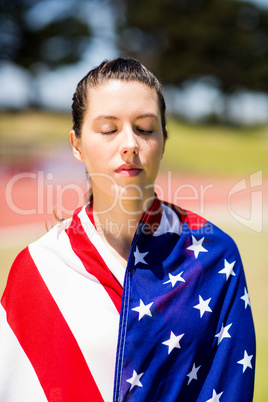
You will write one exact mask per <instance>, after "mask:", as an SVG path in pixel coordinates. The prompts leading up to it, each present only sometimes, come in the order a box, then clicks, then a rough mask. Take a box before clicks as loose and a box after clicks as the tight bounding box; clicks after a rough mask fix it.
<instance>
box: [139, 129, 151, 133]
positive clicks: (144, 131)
mask: <svg viewBox="0 0 268 402" xmlns="http://www.w3.org/2000/svg"><path fill="white" fill-rule="evenodd" d="M137 130H138V131H139V132H140V133H144V134H152V132H153V130H143V129H141V128H137Z"/></svg>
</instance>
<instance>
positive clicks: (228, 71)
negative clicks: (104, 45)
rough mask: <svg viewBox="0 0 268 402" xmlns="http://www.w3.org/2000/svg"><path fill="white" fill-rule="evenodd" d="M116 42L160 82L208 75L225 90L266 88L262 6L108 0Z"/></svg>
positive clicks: (266, 13)
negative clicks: (114, 16) (114, 18)
mask: <svg viewBox="0 0 268 402" xmlns="http://www.w3.org/2000/svg"><path fill="white" fill-rule="evenodd" d="M111 2H112V4H113V5H114V7H116V13H117V15H118V19H117V26H118V47H119V48H120V49H121V51H122V53H123V54H127V55H131V56H134V57H137V58H138V59H139V60H141V61H142V62H143V63H144V64H145V65H146V66H148V67H149V68H151V69H152V70H153V71H154V73H155V74H156V75H157V76H158V77H159V78H160V80H161V81H162V82H163V84H166V85H175V86H179V85H181V84H182V83H184V82H186V81H190V80H194V79H198V78H200V77H212V78H213V79H214V80H215V81H216V82H217V86H218V88H219V89H220V90H221V92H222V93H223V94H225V95H230V94H231V93H232V92H233V91H234V90H237V89H239V88H242V89H246V90H249V91H263V92H268V10H264V9H261V8H258V7H257V6H255V5H254V4H252V3H249V2H246V1H235V0H146V1H144V0H111Z"/></svg>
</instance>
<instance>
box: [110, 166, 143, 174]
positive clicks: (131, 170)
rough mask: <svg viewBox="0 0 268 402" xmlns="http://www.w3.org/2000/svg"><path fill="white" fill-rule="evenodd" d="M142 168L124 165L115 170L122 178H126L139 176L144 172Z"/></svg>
mask: <svg viewBox="0 0 268 402" xmlns="http://www.w3.org/2000/svg"><path fill="white" fill-rule="evenodd" d="M142 170H143V169H142V168H141V167H140V166H138V165H135V164H134V163H130V164H128V163H124V164H123V165H121V166H119V167H118V168H117V169H115V173H118V174H120V175H121V176H125V177H135V176H138V175H139V174H140V173H141V172H142Z"/></svg>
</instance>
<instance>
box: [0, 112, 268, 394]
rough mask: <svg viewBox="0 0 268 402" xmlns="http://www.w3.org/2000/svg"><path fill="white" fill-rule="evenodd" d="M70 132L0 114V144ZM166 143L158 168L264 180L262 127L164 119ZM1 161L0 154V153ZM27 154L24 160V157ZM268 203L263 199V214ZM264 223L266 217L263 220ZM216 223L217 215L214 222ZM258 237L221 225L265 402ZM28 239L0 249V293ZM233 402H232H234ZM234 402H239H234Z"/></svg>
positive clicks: (45, 121)
mask: <svg viewBox="0 0 268 402" xmlns="http://www.w3.org/2000/svg"><path fill="white" fill-rule="evenodd" d="M70 129H71V119H70V116H69V115H64V114H54V113H49V112H39V113H31V112H28V113H23V114H20V113H11V114H9V113H3V112H2V113H0V143H1V144H8V143H10V144H11V147H10V146H7V149H11V148H12V146H13V145H12V144H16V143H17V144H19V145H21V144H23V145H24V146H25V145H26V147H29V148H31V147H32V144H34V146H35V149H37V148H38V147H41V149H42V147H43V146H45V147H52V146H54V147H55V146H60V145H61V144H62V143H67V141H68V133H69V131H70ZM168 131H169V135H170V138H169V140H168V142H167V144H166V152H165V156H164V160H163V167H164V169H166V170H168V169H170V170H172V171H173V172H181V173H182V174H197V175H199V176H200V175H201V176H202V175H206V176H208V175H213V177H214V180H215V178H217V177H227V178H228V177H231V176H232V177H234V176H235V177H237V178H239V179H240V178H243V177H246V176H248V175H251V174H253V173H255V172H257V171H262V173H263V178H266V179H267V178H268V126H264V127H255V128H243V129H242V128H240V129H238V128H230V127H218V126H214V127H213V126H196V125H190V124H185V123H179V122H176V121H175V120H174V119H169V120H168ZM0 157H1V153H0ZM28 157H29V155H28V156H27V158H28ZM0 162H1V163H2V167H3V164H7V165H9V166H13V165H14V164H15V162H14V153H12V152H11V155H10V157H9V155H2V161H0ZM267 201H268V200H264V215H265V214H267V206H268V202H267ZM266 218H267V215H266ZM214 221H215V223H216V224H217V216H215V219H214ZM265 222H266V223H265V224H264V227H263V230H262V231H261V232H254V231H253V230H250V229H243V230H242V229H241V228H239V227H238V226H233V225H230V223H229V222H223V223H222V222H221V227H222V229H223V230H225V231H226V232H228V233H229V234H230V235H231V236H233V238H234V239H235V241H236V242H237V244H238V247H239V249H240V253H241V256H242V260H243V262H244V266H245V271H246V276H247V282H248V287H249V292H250V296H251V305H252V310H253V314H254V321H255V326H256V333H257V370H256V387H255V397H254V402H266V401H268V382H267V381H266V377H267V374H268V369H267V363H268V317H267V311H268V292H267V283H268V256H267V253H266V250H267V245H268V227H267V220H266V221H265ZM34 238H35V234H34V233H33V234H32V238H30V237H29V238H21V239H20V241H19V242H18V243H17V244H16V245H14V246H12V247H11V246H8V247H6V248H5V247H3V246H0V258H1V270H0V293H2V290H3V288H4V285H5V281H6V277H7V273H8V270H9V267H10V265H11V263H12V261H13V259H14V257H15V256H16V254H17V253H18V251H19V250H21V248H22V247H24V246H26V245H27V244H28V242H29V241H31V240H34ZM230 402H234V401H230ZM235 402H236V401H235ZM237 402H239V401H237Z"/></svg>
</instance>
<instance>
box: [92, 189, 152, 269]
mask: <svg viewBox="0 0 268 402" xmlns="http://www.w3.org/2000/svg"><path fill="white" fill-rule="evenodd" d="M153 200H154V196H153V195H150V198H149V197H147V198H143V199H137V198H135V199H128V200H126V199H122V198H119V199H117V200H116V201H113V202H111V200H110V199H108V198H106V197H105V196H101V197H98V195H95V194H94V202H93V216H94V221H95V224H96V227H97V230H98V233H99V235H100V236H101V237H102V239H103V240H104V241H105V242H106V243H107V245H108V247H109V248H110V249H111V251H112V252H113V254H114V255H115V256H116V257H117V258H118V259H119V260H120V262H121V263H122V264H123V265H126V262H127V260H128V256H129V252H130V247H131V243H132V239H133V237H134V234H135V232H136V229H137V226H138V224H139V221H140V219H141V216H142V214H143V213H144V212H145V211H146V210H147V209H149V208H150V207H151V206H152V204H153Z"/></svg>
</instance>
